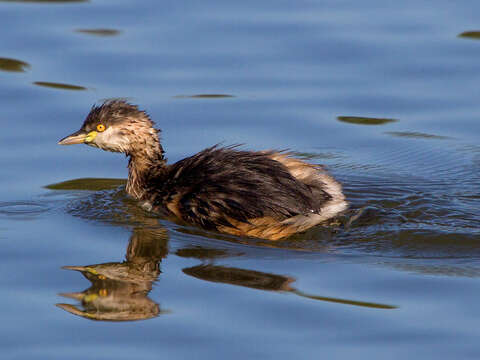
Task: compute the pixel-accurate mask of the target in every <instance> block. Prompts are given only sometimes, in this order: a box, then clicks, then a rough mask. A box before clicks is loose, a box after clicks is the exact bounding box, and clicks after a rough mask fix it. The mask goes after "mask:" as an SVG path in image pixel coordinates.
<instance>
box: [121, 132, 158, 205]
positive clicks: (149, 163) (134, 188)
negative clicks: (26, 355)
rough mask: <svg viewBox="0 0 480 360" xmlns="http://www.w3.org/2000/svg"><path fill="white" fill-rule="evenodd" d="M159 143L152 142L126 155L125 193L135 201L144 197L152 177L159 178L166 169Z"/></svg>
mask: <svg viewBox="0 0 480 360" xmlns="http://www.w3.org/2000/svg"><path fill="white" fill-rule="evenodd" d="M164 153H165V152H164V151H163V148H162V146H161V145H160V143H159V142H158V140H157V141H153V142H150V143H148V142H147V144H143V146H142V147H138V149H134V150H133V151H131V152H129V153H127V156H129V157H130V159H129V161H128V181H127V186H126V190H127V193H128V194H130V195H131V196H132V197H134V198H136V199H142V198H144V197H145V196H146V191H147V188H148V186H149V184H151V182H152V179H153V178H154V177H158V176H160V175H161V174H162V173H163V172H164V171H165V169H166V165H167V161H166V159H165V157H164Z"/></svg>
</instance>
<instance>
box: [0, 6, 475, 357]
mask: <svg viewBox="0 0 480 360" xmlns="http://www.w3.org/2000/svg"><path fill="white" fill-rule="evenodd" d="M479 11H480V4H479V3H478V2H475V1H462V2H457V3H452V2H448V1H436V2H435V4H434V6H433V5H432V3H430V2H427V1H404V2H401V3H399V2H393V1H386V2H385V1H376V0H369V1H363V2H354V1H323V2H311V1H295V2H287V1H275V2H273V1H263V2H260V3H259V2H253V1H243V2H229V1H227V2H225V1H212V2H207V3H205V2H202V3H199V2H193V1H175V2H153V1H145V2H142V3H139V2H133V1H127V0H123V1H115V2H114V1H90V2H88V1H1V2H0V20H1V23H2V26H3V28H4V31H3V32H2V34H1V35H0V40H1V44H2V46H1V49H0V78H1V81H0V95H1V96H0V104H1V109H2V111H1V114H0V118H1V120H2V131H1V132H0V165H1V168H2V171H1V172H0V189H1V190H0V242H1V245H2V252H1V253H0V259H1V262H0V263H1V266H0V269H1V274H2V275H1V276H0V279H1V282H2V287H1V290H0V294H1V296H0V299H1V300H0V304H1V306H2V308H3V322H2V326H1V327H0V335H1V336H0V353H1V355H2V359H45V358H49V359H65V358H69V359H80V358H85V357H88V358H98V359H111V358H118V359H127V358H132V357H138V358H143V359H157V358H162V357H164V358H182V359H183V358H187V357H191V358H200V359H203V358H225V357H228V358H234V359H236V358H276V359H290V358H293V357H295V358H305V359H311V358H314V357H318V356H320V355H321V356H324V357H326V358H347V357H355V358H362V359H364V358H365V359H366V358H371V357H375V358H394V359H397V358H398V359H400V358H405V357H409V358H412V357H413V358H419V359H420V358H421V359H425V358H435V359H439V358H441V359H451V358H462V359H468V358H472V359H473V358H475V359H476V358H478V355H479V353H480V348H479V346H478V337H479V335H480V332H479V330H478V324H477V319H478V318H479V316H480V310H479V308H478V305H477V304H478V299H479V295H480V283H479V281H478V278H479V275H480V246H479V241H480V226H479V225H480V210H479V208H480V206H479V205H480V191H479V189H480V186H479V185H480V175H479V174H480V171H479V170H480V146H479V145H478V144H479V133H480V125H479V121H478V113H479V106H478V96H477V94H478V84H479V83H480V75H479V74H480V71H479V70H480V66H479V63H478V59H479V57H480V42H479V41H478V39H479V36H478V30H479V23H478V16H477V14H478V12H479ZM212 95H215V96H212ZM109 97H125V98H128V99H130V100H131V101H132V102H135V103H138V104H140V106H141V108H144V109H146V110H148V112H149V113H150V115H151V116H152V118H153V119H154V120H155V121H156V122H157V125H158V126H159V127H160V128H161V129H162V130H163V132H162V135H163V145H164V147H165V149H166V150H167V155H168V158H169V161H171V162H174V161H176V160H179V159H181V158H183V157H185V156H187V155H190V154H192V153H194V152H196V151H199V150H201V149H202V148H204V147H207V146H210V145H212V144H215V143H218V142H223V143H225V144H232V143H244V144H245V145H244V148H248V149H269V148H275V149H285V148H289V149H291V150H292V151H295V152H297V153H298V154H299V156H301V157H303V158H305V159H308V160H309V161H311V162H315V163H316V162H318V163H323V164H325V165H326V166H327V167H328V168H329V169H330V171H331V172H332V173H333V174H334V175H335V177H336V178H338V179H339V180H340V181H341V182H342V183H343V184H344V189H345V193H346V195H347V198H348V200H349V201H350V203H351V211H350V212H349V213H348V214H346V215H345V216H344V217H343V218H341V219H339V222H340V225H339V226H333V227H331V228H326V229H322V228H315V229H312V230H310V231H308V232H307V233H305V234H301V235H298V236H295V237H293V238H291V239H287V240H284V241H280V242H274V243H272V242H268V241H262V240H253V239H246V238H236V237H230V236H225V235H220V234H215V233H209V232H205V231H202V230H199V229H195V228H191V227H185V226H180V225H176V224H173V223H170V222H168V221H166V220H163V219H158V218H155V216H153V215H152V214H149V213H146V212H144V211H143V210H141V209H140V208H139V207H138V206H137V205H136V204H135V202H134V201H132V200H130V199H129V198H128V197H126V195H125V193H124V191H123V189H122V186H123V185H122V184H123V183H124V180H122V179H124V178H125V177H126V169H125V165H126V161H125V158H124V157H123V156H118V155H114V154H108V153H104V152H101V151H99V150H97V149H92V148H88V147H85V146H75V147H73V146H72V147H59V146H57V145H56V142H57V141H58V139H60V138H62V137H63V136H65V135H67V134H69V133H71V132H72V131H74V130H76V129H78V128H79V127H80V125H81V123H82V121H83V118H84V117H85V115H86V114H87V112H88V110H89V108H90V106H91V105H92V104H93V103H94V102H96V101H99V100H101V99H104V98H109ZM52 184H53V185H52ZM49 185H50V186H49ZM56 305H57V306H56ZM125 320H129V321H125Z"/></svg>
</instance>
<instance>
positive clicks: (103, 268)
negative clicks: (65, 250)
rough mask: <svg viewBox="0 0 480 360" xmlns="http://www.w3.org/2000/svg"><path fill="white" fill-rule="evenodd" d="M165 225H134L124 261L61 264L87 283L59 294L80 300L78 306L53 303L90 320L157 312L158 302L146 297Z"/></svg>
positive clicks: (162, 248)
mask: <svg viewBox="0 0 480 360" xmlns="http://www.w3.org/2000/svg"><path fill="white" fill-rule="evenodd" d="M167 241H168V239H167V235H166V230H165V229H156V230H152V229H142V228H136V229H134V230H133V234H132V236H131V238H130V242H129V244H128V248H127V254H126V256H125V261H124V262H111V263H104V264H96V265H88V266H64V269H68V270H76V271H80V272H81V273H82V274H83V275H84V276H85V278H87V279H88V280H89V281H90V282H91V283H92V285H91V287H90V288H88V289H86V290H84V291H82V292H76V293H62V294H60V295H61V296H64V297H67V298H71V299H75V300H78V301H80V302H81V306H74V305H70V304H57V306H58V307H60V308H62V309H64V310H66V311H68V312H70V313H72V314H75V315H79V316H82V317H84V318H88V319H93V320H109V321H126V320H145V319H150V318H152V317H156V316H158V315H159V314H161V313H162V312H163V311H161V309H160V306H159V305H158V304H157V303H155V302H154V301H153V300H151V299H150V298H149V297H148V294H149V292H150V291H151V290H152V284H153V282H154V281H155V280H156V279H157V278H158V276H159V275H160V272H161V271H160V265H159V264H160V261H161V260H162V258H164V257H165V256H166V255H167V252H168V246H167Z"/></svg>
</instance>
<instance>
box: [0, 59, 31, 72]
mask: <svg viewBox="0 0 480 360" xmlns="http://www.w3.org/2000/svg"><path fill="white" fill-rule="evenodd" d="M29 68H30V64H28V63H26V62H24V61H21V60H16V59H10V58H0V70H1V71H9V72H25V71H26V70H27V69H29Z"/></svg>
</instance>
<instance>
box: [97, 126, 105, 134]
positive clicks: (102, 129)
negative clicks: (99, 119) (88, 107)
mask: <svg viewBox="0 0 480 360" xmlns="http://www.w3.org/2000/svg"><path fill="white" fill-rule="evenodd" d="M97 131H98V132H102V131H105V125H103V124H98V125H97Z"/></svg>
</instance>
